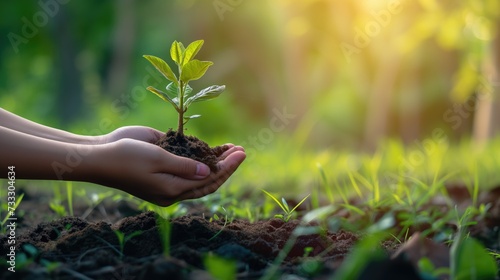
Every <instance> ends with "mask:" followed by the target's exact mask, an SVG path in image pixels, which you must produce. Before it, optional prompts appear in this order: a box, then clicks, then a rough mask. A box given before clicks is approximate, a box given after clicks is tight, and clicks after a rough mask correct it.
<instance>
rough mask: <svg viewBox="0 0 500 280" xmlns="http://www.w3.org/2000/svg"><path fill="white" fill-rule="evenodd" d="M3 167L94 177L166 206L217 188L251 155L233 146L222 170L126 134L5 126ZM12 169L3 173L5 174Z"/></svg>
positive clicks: (23, 173)
mask: <svg viewBox="0 0 500 280" xmlns="http://www.w3.org/2000/svg"><path fill="white" fill-rule="evenodd" d="M0 155H1V157H0V167H1V168H6V167H7V166H11V165H12V166H15V167H16V178H19V179H58V180H72V181H85V182H92V183H97V184H101V185H105V186H108V187H113V188H117V189H121V190H123V191H126V192H128V193H130V194H132V195H135V196H137V197H139V198H142V199H145V200H148V201H150V202H153V203H156V204H158V205H161V206H168V205H170V204H172V203H175V202H176V201H179V200H184V199H192V198H198V197H201V196H204V195H207V194H210V193H212V192H214V191H216V190H217V189H218V188H219V187H220V186H221V185H222V183H224V182H225V181H226V180H227V178H229V176H230V175H231V174H232V173H233V172H234V171H235V170H236V169H237V168H238V166H239V165H240V164H241V162H243V160H244V159H245V153H244V151H243V148H241V147H234V146H233V147H232V148H231V149H230V150H228V151H227V152H226V153H225V154H224V155H223V160H222V161H220V162H219V168H220V170H219V172H217V173H215V174H211V173H210V169H209V168H208V166H206V165H205V164H202V163H199V162H196V161H194V160H192V159H188V158H184V157H179V156H176V155H173V154H171V153H169V152H166V151H165V150H163V149H162V148H160V147H158V146H155V145H151V144H149V143H147V142H144V141H139V140H134V139H120V140H116V141H114V142H112V143H106V144H98V145H83V144H74V143H65V142H59V141H55V140H50V139H45V138H41V137H37V136H33V135H28V134H25V133H22V132H19V131H15V130H12V129H9V128H6V127H0ZM6 176H7V172H0V178H5V177H6Z"/></svg>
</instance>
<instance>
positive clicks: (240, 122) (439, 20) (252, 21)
mask: <svg viewBox="0 0 500 280" xmlns="http://www.w3.org/2000/svg"><path fill="white" fill-rule="evenodd" d="M1 6H2V8H1V9H0V34H1V36H2V40H1V41H0V59H1V62H2V63H0V76H1V78H0V106H1V107H3V108H5V109H7V110H10V111H12V112H14V113H16V114H19V115H21V116H23V117H26V118H29V119H31V120H34V121H37V122H39V123H43V124H46V125H50V126H54V127H58V128H62V129H66V130H70V131H72V132H76V133H82V134H104V133H107V132H109V131H111V130H113V129H115V128H117V127H120V126H124V125H146V126H151V127H155V128H157V129H160V130H165V131H166V130H167V129H168V128H170V127H175V126H176V116H175V112H174V110H173V109H172V108H171V107H170V106H169V105H168V104H166V103H164V102H163V101H161V100H160V99H158V98H157V97H156V96H154V95H153V94H151V93H150V92H147V91H146V90H145V87H146V86H147V85H152V86H155V87H158V88H161V87H164V86H166V84H167V83H166V81H165V80H162V79H161V77H160V76H159V75H157V74H156V73H155V71H153V68H152V67H151V66H150V65H149V63H148V62H147V61H146V60H145V59H144V58H142V55H143V54H151V55H156V56H159V57H162V58H164V59H165V60H166V61H168V62H169V63H170V62H171V60H170V57H169V47H170V44H171V43H172V42H173V41H174V40H178V41H181V42H183V43H184V44H185V45H186V44H188V43H189V42H192V41H194V40H198V39H204V40H205V45H204V47H203V49H202V51H201V52H200V53H199V54H198V58H199V59H201V60H211V61H213V62H214V66H212V67H211V68H210V69H209V71H208V73H207V75H206V76H205V77H204V78H203V79H201V80H199V81H196V82H194V83H193V84H192V86H193V88H194V89H195V91H196V90H199V89H202V88H204V87H206V86H209V85H212V84H225V85H226V92H225V93H224V94H223V95H222V96H221V97H220V98H218V99H216V100H213V101H210V102H205V103H200V104H197V105H194V106H192V107H191V108H190V111H189V113H190V114H201V115H202V118H201V119H196V120H193V121H191V122H190V123H189V124H188V125H187V128H188V131H187V133H188V134H195V135H197V136H199V137H200V138H202V139H204V140H206V141H207V142H208V143H209V144H211V145H217V144H222V143H226V142H233V143H237V144H243V145H245V147H247V149H248V150H250V151H252V152H256V151H259V150H263V149H264V148H265V147H267V146H269V145H271V143H274V144H273V145H277V144H276V143H277V142H278V143H279V139H287V138H291V139H294V140H296V141H295V143H298V144H300V146H299V148H304V147H310V148H312V149H317V150H320V149H325V148H331V147H335V149H342V148H346V149H364V150H367V151H373V150H375V149H376V147H377V146H378V145H379V144H380V142H383V141H384V139H387V138H396V139H401V140H402V141H403V143H406V144H414V143H415V141H418V140H419V139H420V140H421V139H425V138H426V137H431V138H432V137H433V133H435V132H436V129H439V131H442V133H443V135H445V137H447V139H449V140H450V141H456V140H460V139H462V138H472V139H473V143H476V144H478V143H479V144H480V143H483V142H485V141H487V139H489V138H491V137H493V136H494V135H496V134H497V133H498V132H499V131H500V122H498V120H499V119H500V112H499V111H500V102H499V101H498V91H499V84H500V79H499V78H498V76H499V75H498V69H499V68H500V35H499V34H500V33H499V32H500V30H499V28H498V27H499V26H500V2H499V1H498V0H484V1H472V0H470V1H451V0H446V1H437V0H436V1H435V0H420V1H395V0H370V1H366V0H364V1H345V0H293V1H292V0H276V1H267V0H198V1H197V0H175V1H174V0H171V1H154V0H148V1H133V0H122V1H97V0H89V1H79V0H70V1H68V0H59V1H57V0H40V1H7V2H4V3H2V4H1ZM171 65H172V64H171ZM283 115H285V116H283ZM286 115H288V117H287V116H286Z"/></svg>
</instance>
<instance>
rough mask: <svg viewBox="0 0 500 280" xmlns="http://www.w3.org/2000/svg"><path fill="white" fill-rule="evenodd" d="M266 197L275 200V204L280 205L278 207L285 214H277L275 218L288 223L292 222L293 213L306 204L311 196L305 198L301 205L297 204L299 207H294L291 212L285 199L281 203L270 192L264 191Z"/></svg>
mask: <svg viewBox="0 0 500 280" xmlns="http://www.w3.org/2000/svg"><path fill="white" fill-rule="evenodd" d="M262 191H263V192H264V193H265V194H266V195H268V196H269V197H270V198H271V199H272V200H274V202H276V204H278V206H279V207H280V208H281V210H283V212H284V214H277V215H275V216H274V217H275V218H279V219H282V220H283V221H285V222H288V221H289V220H290V218H291V217H292V214H293V212H294V211H295V209H297V208H298V207H299V206H300V205H301V204H302V203H304V201H306V199H307V198H308V197H309V196H310V194H308V195H307V196H306V197H304V198H303V199H302V200H301V201H300V202H299V203H297V205H295V207H293V208H292V209H291V210H290V207H288V203H287V202H286V200H285V198H281V202H280V201H279V200H278V199H277V198H276V197H275V196H273V195H272V194H270V193H269V192H267V191H265V190H262Z"/></svg>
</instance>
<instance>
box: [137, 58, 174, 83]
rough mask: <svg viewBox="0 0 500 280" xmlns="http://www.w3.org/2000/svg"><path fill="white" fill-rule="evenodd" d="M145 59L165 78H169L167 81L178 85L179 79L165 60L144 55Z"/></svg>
mask: <svg viewBox="0 0 500 280" xmlns="http://www.w3.org/2000/svg"><path fill="white" fill-rule="evenodd" d="M143 57H144V58H145V59H147V60H148V61H149V62H151V64H153V66H154V67H155V68H156V70H158V71H159V72H160V73H161V74H162V75H163V76H164V77H165V78H167V80H170V81H172V82H174V83H176V84H177V77H176V76H175V74H174V72H173V71H172V69H171V68H170V66H168V64H167V63H166V62H165V61H164V60H163V59H161V58H159V57H156V56H152V55H144V56H143Z"/></svg>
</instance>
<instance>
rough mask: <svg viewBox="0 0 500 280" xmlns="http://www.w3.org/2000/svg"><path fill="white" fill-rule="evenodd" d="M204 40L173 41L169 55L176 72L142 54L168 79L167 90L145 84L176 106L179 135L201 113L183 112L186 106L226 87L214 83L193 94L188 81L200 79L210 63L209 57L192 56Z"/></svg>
mask: <svg viewBox="0 0 500 280" xmlns="http://www.w3.org/2000/svg"><path fill="white" fill-rule="evenodd" d="M203 43H204V41H203V40H198V41H194V42H192V43H191V44H189V45H188V46H187V47H186V48H185V47H184V45H183V44H182V43H181V42H177V41H174V42H173V43H172V46H171V48H170V56H171V58H172V60H173V61H174V62H175V64H176V65H177V68H178V75H175V73H174V72H173V71H172V69H171V68H170V66H168V64H167V63H166V62H165V61H164V60H163V59H161V58H159V57H156V56H152V55H144V58H146V59H147V60H148V61H149V62H151V64H153V66H154V67H155V68H156V70H158V71H159V72H160V73H161V74H162V75H163V76H164V77H165V78H166V79H167V80H169V81H170V83H169V84H168V85H167V87H166V92H163V91H161V90H159V89H156V88H154V87H152V86H149V87H147V89H148V90H149V91H151V92H152V93H154V94H156V95H157V96H158V97H160V98H161V99H162V100H164V101H166V102H168V103H170V104H171V105H172V106H173V107H174V108H175V110H176V111H177V113H178V115H179V118H178V127H177V133H179V134H181V135H183V134H184V125H185V124H186V123H187V122H188V121H189V120H191V119H194V118H198V117H200V115H192V116H186V115H185V113H186V111H187V110H188V108H189V106H190V105H191V104H193V103H194V102H200V101H205V100H210V99H213V98H216V97H217V96H219V95H220V94H221V93H222V91H224V89H225V86H223V85H222V86H218V85H213V86H209V87H207V88H205V89H202V90H201V91H199V92H198V93H196V94H192V93H193V89H192V88H191V87H190V86H189V82H190V81H194V80H198V79H200V78H201V77H202V76H203V75H205V72H206V71H207V69H208V67H210V66H211V65H212V64H213V63H212V62H211V61H200V60H197V59H193V58H194V57H195V56H196V54H197V53H198V52H199V51H200V49H201V47H202V46H203Z"/></svg>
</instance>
